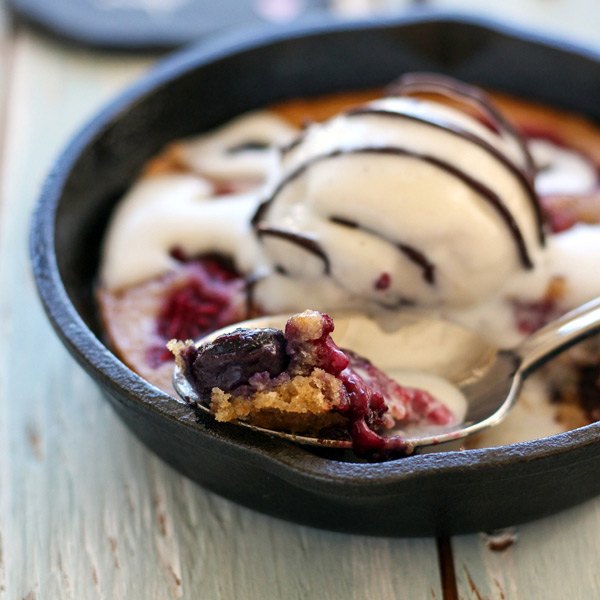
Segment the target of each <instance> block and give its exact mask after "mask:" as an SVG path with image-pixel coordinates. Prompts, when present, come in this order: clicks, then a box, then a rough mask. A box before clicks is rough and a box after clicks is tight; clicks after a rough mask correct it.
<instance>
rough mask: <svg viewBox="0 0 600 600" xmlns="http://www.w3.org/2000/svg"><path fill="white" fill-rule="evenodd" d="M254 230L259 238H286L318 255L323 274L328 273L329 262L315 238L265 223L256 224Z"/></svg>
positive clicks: (329, 269)
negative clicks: (323, 270)
mask: <svg viewBox="0 0 600 600" xmlns="http://www.w3.org/2000/svg"><path fill="white" fill-rule="evenodd" d="M255 230H256V235H257V236H258V237H259V239H261V238H263V237H265V236H271V237H275V238H279V239H282V240H286V241H287V242H290V243H292V244H296V245H297V246H300V247H301V248H303V249H304V250H306V251H307V252H310V253H311V254H314V255H315V256H317V257H319V258H320V259H321V260H322V261H323V265H324V269H325V274H326V275H329V274H330V272H331V264H330V262H329V257H328V256H327V254H326V253H325V251H324V250H323V247H322V246H321V244H319V242H317V241H316V240H314V239H312V238H310V237H308V236H306V235H302V234H300V233H293V232H291V231H286V230H285V229H277V228H275V227H268V226H267V225H258V226H257V227H256V228H255Z"/></svg>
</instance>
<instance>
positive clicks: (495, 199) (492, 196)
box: [252, 146, 533, 269]
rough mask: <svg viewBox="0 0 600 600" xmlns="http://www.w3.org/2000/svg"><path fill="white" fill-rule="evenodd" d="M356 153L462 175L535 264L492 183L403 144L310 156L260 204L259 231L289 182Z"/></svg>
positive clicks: (528, 263)
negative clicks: (399, 159)
mask: <svg viewBox="0 0 600 600" xmlns="http://www.w3.org/2000/svg"><path fill="white" fill-rule="evenodd" d="M354 154H382V155H392V156H394V155H395V156H404V157H411V158H415V159H418V160H421V161H423V162H426V163H428V164H430V165H432V166H434V167H436V168H438V169H440V170H442V171H444V172H446V173H447V174H449V175H451V176H453V177H455V178H457V179H460V180H461V181H462V182H463V183H464V184H465V185H467V186H469V187H470V188H471V189H472V190H473V191H475V192H476V193H477V194H478V195H479V196H480V197H482V198H483V199H484V200H485V201H486V202H487V203H488V204H489V205H490V206H491V207H492V208H493V209H494V210H495V211H496V212H497V214H498V215H499V216H500V218H501V219H502V220H503V221H504V223H505V224H506V226H507V228H508V230H509V231H510V233H511V235H512V237H513V239H514V242H515V245H516V247H517V252H518V255H519V259H520V261H521V264H522V265H523V267H524V268H526V269H531V268H533V262H532V260H531V257H530V255H529V251H528V250H527V245H526V244H525V240H524V238H523V234H522V233H521V230H520V228H519V226H518V224H517V222H516V221H515V219H514V218H513V216H512V214H511V212H510V210H509V209H508V207H507V206H506V205H505V204H504V202H503V201H502V199H501V198H500V197H499V196H498V195H497V194H496V193H495V192H494V191H492V190H491V189H490V188H489V187H487V186H486V185H485V184H483V183H482V182H480V181H478V180H477V179H475V178H474V177H471V176H470V175H469V174H468V173H466V172H465V171H463V170H462V169H459V168H457V167H455V166H454V165H452V164H450V163H448V162H446V161H444V160H441V159H439V158H437V157H435V156H430V155H427V154H422V153H419V152H414V151H412V150H409V149H407V148H402V147H398V146H381V147H378V146H363V147H359V148H352V149H349V150H334V151H333V152H330V153H327V154H323V155H318V156H315V157H313V158H311V159H310V160H308V161H306V162H305V163H303V164H301V165H300V166H299V167H298V168H297V169H296V170H295V171H292V172H291V173H290V174H288V175H287V177H285V178H284V179H283V180H282V181H281V182H280V184H279V185H278V186H277V188H276V190H275V191H274V193H273V194H272V195H271V197H270V198H268V199H267V200H266V201H265V202H263V203H262V204H261V205H260V206H259V207H258V209H257V211H256V213H255V215H254V217H253V219H252V222H253V225H254V227H255V229H257V231H258V228H260V225H259V224H260V221H261V220H262V219H263V217H264V216H265V214H266V212H267V211H268V209H269V207H270V205H271V204H272V203H273V201H274V200H275V199H276V198H277V196H278V195H279V194H280V193H281V191H282V190H283V189H284V188H285V187H286V186H287V185H289V184H290V183H291V182H292V181H294V180H295V179H297V178H298V177H300V176H301V175H302V174H304V173H305V172H306V171H307V170H308V169H309V168H310V167H312V166H313V165H315V164H317V163H320V162H323V161H326V160H333V159H336V158H339V157H342V156H348V155H354ZM294 235H295V234H294ZM313 242H314V241H313ZM321 252H323V250H322V248H321Z"/></svg>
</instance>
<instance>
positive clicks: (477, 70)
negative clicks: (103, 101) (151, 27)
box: [31, 17, 600, 536]
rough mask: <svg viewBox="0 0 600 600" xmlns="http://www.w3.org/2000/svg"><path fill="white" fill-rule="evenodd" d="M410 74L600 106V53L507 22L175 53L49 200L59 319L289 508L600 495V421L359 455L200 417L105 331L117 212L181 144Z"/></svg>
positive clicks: (159, 421) (191, 433) (254, 501)
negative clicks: (268, 107)
mask: <svg viewBox="0 0 600 600" xmlns="http://www.w3.org/2000/svg"><path fill="white" fill-rule="evenodd" d="M409 70H421V71H422V70H429V71H438V72H442V73H447V74H450V75H452V76H455V77H458V78H461V79H464V80H467V81H472V82H475V83H478V84H481V85H484V86H489V87H491V88H494V89H497V90H504V91H507V92H510V93H514V94H517V95H519V96H522V97H526V98H532V99H536V100H542V101H545V102H548V103H551V104H555V105H557V106H562V107H565V108H569V109H575V110H577V111H579V112H582V113H585V114H588V115H589V116H591V117H592V118H595V119H597V120H598V119H600V104H599V103H598V98H600V62H599V61H598V56H597V55H594V54H593V53H592V52H590V51H586V50H582V49H573V48H566V47H564V45H558V44H553V43H549V42H547V41H541V40H539V39H537V38H533V37H532V36H530V35H527V34H523V33H520V32H515V31H513V30H506V29H503V28H499V27H498V26H496V25H491V24H482V23H481V22H473V21H465V20H464V19H457V18H453V17H437V18H431V17H430V18H411V19H408V20H407V19H403V20H393V21H389V20H385V21H382V20H378V21H369V22H360V23H348V22H346V23H335V22H329V23H326V24H321V25H319V26H314V27H309V28H291V29H287V30H285V31H282V30H279V31H278V32H277V33H273V32H271V33H265V32H264V31H263V32H262V33H259V34H256V33H255V34H249V35H246V36H245V37H239V36H237V37H229V38H227V39H222V40H220V41H218V42H213V43H211V44H210V45H200V46H197V47H193V48H191V49H189V50H186V51H184V52H181V53H179V54H176V55H174V56H173V57H172V58H170V59H168V60H166V61H165V62H163V63H161V64H160V65H159V66H158V67H157V68H156V69H155V70H154V71H152V72H151V73H150V74H149V75H148V76H147V77H146V78H144V79H143V80H142V81H141V82H139V83H138V84H137V85H135V86H134V87H133V88H131V89H130V90H128V91H127V92H125V93H124V94H123V95H122V96H121V97H120V98H118V99H117V100H116V101H115V102H114V103H113V104H112V105H111V106H109V107H108V108H107V109H106V110H105V111H104V112H102V113H101V114H100V115H99V116H97V117H96V118H95V119H94V120H93V121H92V122H91V123H89V124H88V125H87V127H85V128H84V129H83V131H81V132H80V133H79V134H78V135H77V136H76V137H75V139H74V140H73V141H72V142H71V144H70V145H69V146H68V148H67V149H66V150H65V152H64V153H63V154H62V156H61V157H60V158H59V159H58V160H57V162H56V164H55V166H54V169H53V171H52V173H51V174H50V176H49V177H48V180H47V181H46V184H45V187H44V189H43V192H42V195H41V198H40V200H39V204H38V206H37V210H36V213H35V216H34V220H33V229H32V235H31V246H32V259H33V269H34V273H35V278H36V281H37V285H38V288H39V293H40V296H41V298H42V301H43V303H44V306H45V309H46V311H47V313H48V315H49V317H50V320H51V321H52V323H53V325H54V327H55V329H56V331H57V332H58V334H59V336H60V337H61V339H62V340H63V342H64V343H65V345H66V346H67V348H68V349H69V351H70V352H71V353H72V354H73V356H74V357H75V358H76V359H77V360H78V361H79V363H80V364H81V365H82V366H83V367H84V369H85V370H86V371H87V372H88V373H89V374H90V375H91V376H92V377H93V378H94V379H95V380H96V382H97V383H98V384H99V385H100V387H101V388H102V390H103V391H104V392H105V393H106V395H107V397H108V398H109V400H110V401H111V403H112V405H113V406H114V408H115V410H116V411H117V413H118V414H119V415H120V416H121V418H122V419H123V420H124V421H125V423H127V425H128V426H129V427H130V428H131V430H132V431H133V432H134V433H135V434H136V435H137V436H138V437H139V438H140V439H141V440H142V441H143V442H144V443H145V444H146V445H147V446H148V447H149V448H151V449H152V450H153V451H154V452H156V453H157V454H158V455H159V456H161V457H162V458H163V459H164V460H166V461H167V462H168V463H170V464H171V465H173V466H174V467H175V468H176V469H178V470H179V471H181V472H182V473H183V474H185V475H187V476H188V477H190V478H192V479H194V480H196V481H197V482H199V483H200V484H201V485H203V486H205V487H206V488H208V489H210V490H213V491H215V492H217V493H219V494H222V495H223V496H225V497H227V498H230V499H232V500H234V501H236V502H239V503H242V504H244V505H246V506H249V507H252V508H254V509H257V510H260V511H263V512H265V513H268V514H271V515H274V516H277V517H281V518H284V519H289V520H292V521H296V522H299V523H305V524H309V525H313V526H316V527H323V528H329V529H335V530H340V531H346V532H358V533H367V534H377V535H402V536H414V535H431V534H442V533H447V534H449V533H461V532H472V531H478V530H489V529H493V528H499V527H503V526H508V525H512V524H516V523H519V522H523V521H527V520H530V519H534V518H537V517H541V516H544V515H548V514H551V513H553V512H556V511H558V510H561V509H563V508H566V507H568V506H572V505H574V504H576V503H579V502H582V501H584V500H586V499H588V498H591V497H592V496H594V495H596V494H598V493H600V478H599V477H598V476H597V473H598V472H599V471H600V424H599V423H597V424H593V425H589V426H587V427H584V428H582V429H578V430H575V431H571V432H568V433H564V434H561V435H556V436H553V437H550V438H546V439H542V440H537V441H533V442H528V443H521V444H515V445H512V446H507V447H503V448H496V449H484V450H471V451H466V452H448V453H434V454H427V455H421V456H412V457H408V458H404V459H400V460H394V461H391V462H387V463H380V464H364V463H352V462H344V461H341V460H338V459H339V457H338V456H337V455H330V456H327V455H322V454H321V455H320V454H315V453H314V452H311V451H310V450H308V449H306V448H302V447H300V446H296V445H294V444H292V443H289V442H285V441H282V440H278V439H270V438H268V437H263V436H261V435H260V434H256V433H253V432H251V431H246V430H245V429H243V428H239V427H236V426H235V425H226V424H217V423H215V422H214V421H213V420H212V419H211V418H210V417H207V416H205V415H195V414H193V413H192V412H191V411H190V410H188V409H187V408H186V407H184V406H182V405H181V404H179V403H177V402H176V401H175V400H173V399H172V398H170V397H169V396H168V395H166V394H164V393H163V392H161V391H159V390H158V389H156V388H154V387H153V386H151V385H149V384H148V383H146V382H145V381H144V380H142V379H141V378H140V377H138V376H137V375H136V374H134V373H133V372H132V371H130V370H129V369H128V368H127V367H125V366H124V365H123V363H121V362H120V361H119V360H118V359H117V358H116V357H115V356H114V355H113V354H112V353H111V352H110V350H108V349H107V348H106V347H105V346H104V345H103V343H102V342H101V341H100V340H101V339H102V332H101V329H100V326H99V324H98V319H97V316H96V311H95V308H94V299H93V285H94V277H95V274H96V269H97V266H98V255H99V247H100V241H101V239H102V235H103V233H104V229H105V225H106V221H107V218H108V215H109V213H110V211H111V209H112V208H113V206H114V204H115V202H116V201H117V199H118V198H119V196H120V195H121V194H122V192H123V191H124V190H125V189H126V188H127V186H128V185H129V184H130V183H131V182H132V181H133V180H134V178H135V177H136V174H137V173H138V172H139V170H140V168H141V167H142V165H143V164H144V162H145V161H146V160H147V159H148V158H149V157H150V156H151V155H152V154H154V153H155V152H156V151H158V150H159V149H160V148H161V147H162V146H163V145H164V144H165V143H166V142H168V141H169V140H172V139H173V138H177V137H180V136H184V135H188V134H190V133H194V132H199V131H203V130H205V129H208V128H210V127H213V126H215V125H217V124H219V123H222V122H224V121H226V120H228V119H229V118H231V117H233V116H234V115H237V114H239V113H241V112H244V111H247V110H249V109H253V108H256V107H261V106H263V105H265V104H268V103H271V102H274V101H278V100H282V99H285V98H290V97H297V96H311V95H316V94H326V93H328V92H332V91H334V90H348V89H353V88H361V87H371V86H378V85H382V84H386V83H388V82H390V81H392V80H393V79H394V78H396V77H397V76H398V75H400V74H401V73H403V72H405V71H409ZM116 459H117V457H115V460H116Z"/></svg>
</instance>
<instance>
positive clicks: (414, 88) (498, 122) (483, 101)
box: [388, 73, 535, 179]
mask: <svg viewBox="0 0 600 600" xmlns="http://www.w3.org/2000/svg"><path fill="white" fill-rule="evenodd" d="M388 92H389V93H390V95H395V96H406V95H409V94H418V93H428V92H429V93H433V94H439V95H441V96H446V97H447V98H453V99H455V100H459V101H462V102H465V103H467V104H470V105H471V106H474V107H475V108H477V109H478V110H479V111H480V112H481V113H482V114H483V116H484V117H486V118H487V119H488V121H490V122H491V123H492V125H493V126H494V127H495V128H496V129H497V130H498V132H499V133H500V134H502V132H504V133H506V134H508V135H509V136H510V137H512V138H514V140H515V142H517V145H518V146H519V149H520V150H521V153H522V154H523V157H524V158H525V166H526V172H527V174H528V175H529V177H530V178H531V179H533V176H534V175H535V163H534V161H533V157H532V156H531V153H530V152H529V149H528V148H527V144H526V143H525V140H523V138H522V137H521V136H520V135H519V133H518V132H517V130H516V129H515V128H514V127H513V126H512V125H511V124H510V122H509V121H508V120H507V119H506V118H505V117H504V115H503V114H502V113H501V112H500V111H499V110H498V109H497V108H496V107H495V106H494V103H493V102H492V101H491V99H490V98H489V96H488V95H487V94H486V93H485V92H483V91H482V90H481V89H479V88H478V87H475V86H473V85H469V84H467V83H463V82H462V81H458V80H457V79H453V78H452V77H448V76H444V75H439V74H435V73H407V74H406V75H403V76H402V77H400V79H398V80H397V81H396V82H394V83H392V84H391V85H390V86H389V87H388Z"/></svg>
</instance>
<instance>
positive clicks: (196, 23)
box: [5, 0, 599, 49]
mask: <svg viewBox="0 0 600 600" xmlns="http://www.w3.org/2000/svg"><path fill="white" fill-rule="evenodd" d="M5 2H6V4H7V7H8V8H9V9H10V10H11V12H13V13H14V14H15V15H17V16H18V18H19V19H20V20H24V21H27V22H28V23H29V24H34V25H36V26H38V27H41V28H44V29H45V30H46V31H50V32H54V33H56V34H58V35H60V36H64V37H66V38H70V39H73V40H77V41H79V42H81V43H83V44H91V45H95V46H104V47H113V48H137V49H140V48H169V47H173V46H178V45H180V44H183V43H187V42H190V41H194V40H197V39H199V38H202V37H203V36H206V35H210V34H212V33H214V32H220V31H223V30H225V29H230V28H232V27H236V26H240V25H248V24H250V23H260V22H263V23H264V22H268V23H275V24H282V23H289V22H292V21H296V20H298V19H306V18H311V19H318V18H320V17H322V16H323V15H325V14H326V13H333V14H335V15H337V16H339V17H342V18H346V17H357V16H369V15H385V14H398V13H403V12H407V11H413V12H415V11H421V12H423V11H436V10H437V11H450V12H454V11H460V12H463V13H468V14H470V15H473V16H485V17H488V18H493V19H501V20H503V21H505V22H507V23H512V24H518V25H525V26H527V27H532V28H535V29H536V30H539V31H542V32H548V33H551V34H557V35H564V36H568V37H571V38H572V39H575V40H581V41H583V42H586V41H589V42H592V43H595V41H596V37H597V30H598V24H599V19H598V2H597V0H503V1H502V2H489V1H485V0H50V1H49V0H46V1H44V0H5Z"/></svg>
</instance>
